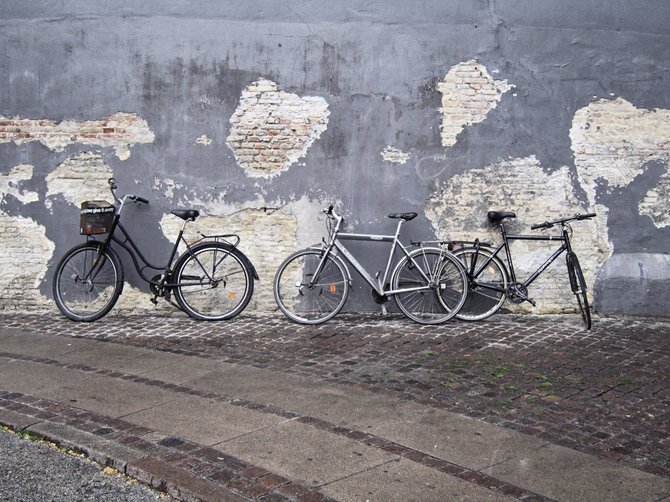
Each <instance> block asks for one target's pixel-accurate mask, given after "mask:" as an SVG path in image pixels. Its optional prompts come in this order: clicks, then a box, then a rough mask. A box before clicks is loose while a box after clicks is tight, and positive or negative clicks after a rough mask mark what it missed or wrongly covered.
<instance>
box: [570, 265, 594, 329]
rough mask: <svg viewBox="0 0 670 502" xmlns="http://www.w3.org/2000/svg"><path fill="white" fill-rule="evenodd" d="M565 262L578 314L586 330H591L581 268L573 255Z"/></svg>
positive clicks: (589, 313) (589, 309)
mask: <svg viewBox="0 0 670 502" xmlns="http://www.w3.org/2000/svg"><path fill="white" fill-rule="evenodd" d="M567 262H568V276H569V278H570V286H571V287H572V292H573V293H574V295H575V297H576V298H577V306H578V308H579V313H580V315H581V316H582V321H583V322H584V325H585V326H586V329H591V308H590V306H589V299H588V297H587V289H586V279H584V273H583V272H582V267H581V265H580V264H579V260H578V259H577V255H575V254H574V253H571V254H569V255H568V257H567Z"/></svg>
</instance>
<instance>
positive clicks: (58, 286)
mask: <svg viewBox="0 0 670 502" xmlns="http://www.w3.org/2000/svg"><path fill="white" fill-rule="evenodd" d="M122 282H123V277H122V271H121V269H120V265H119V264H118V263H117V261H116V260H115V259H114V258H113V257H112V256H111V255H110V254H109V252H108V251H104V252H103V253H102V254H99V253H98V246H93V245H82V246H79V247H78V248H75V249H73V250H71V251H70V252H68V254H67V255H65V256H64V257H63V259H62V260H61V262H60V263H59V265H58V267H57V269H56V275H55V276H54V285H53V293H54V301H55V302H56V305H57V306H58V309H59V310H60V311H61V312H62V313H63V314H64V315H65V316H66V317H68V318H69V319H72V320H74V321H95V320H97V319H100V318H101V317H103V316H104V315H105V314H107V313H108V312H109V311H110V310H111V308H112V307H113V306H114V304H115V303H116V301H117V299H118V297H119V295H120V294H121V288H122Z"/></svg>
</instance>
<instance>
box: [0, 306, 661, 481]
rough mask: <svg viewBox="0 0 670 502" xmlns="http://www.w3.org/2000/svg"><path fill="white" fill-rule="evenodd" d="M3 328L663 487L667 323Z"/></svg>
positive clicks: (279, 321) (544, 320)
mask: <svg viewBox="0 0 670 502" xmlns="http://www.w3.org/2000/svg"><path fill="white" fill-rule="evenodd" d="M0 321H2V322H3V324H4V326H5V327H17V328H22V329H26V330H30V331H36V332H40V333H44V334H53V335H59V336H60V335H67V336H75V337H87V338H95V339H102V340H108V341H111V342H116V343H126V344H133V345H137V346H141V347H147V348H152V349H158V350H166V351H172V352H177V353H185V354H196V355H199V356H204V357H211V358H214V359H217V360H221V361H225V362H229V363H238V364H243V365H251V366H255V367H262V368H268V369H272V370H274V371H280V372H285V373H293V374H300V375H303V376H307V377H311V378H316V379H321V380H325V381H329V382H336V383H339V384H345V385H351V386H356V387H358V388H364V389H367V390H369V391H372V392H378V393H383V394H386V395H392V396H395V397H399V398H402V399H407V400H411V401H416V402H419V403H422V404H426V405H430V406H434V407H437V408H442V409H445V410H449V411H454V412H458V413H462V414H464V415H467V416H470V417H474V418H479V419H481V420H484V421H487V422H490V423H494V424H497V425H500V426H503V427H506V428H509V429H514V430H517V431H520V432H523V433H525V434H529V435H533V436H537V437H539V438H542V439H544V440H547V441H550V442H552V443H554V444H558V445H562V446H567V447H570V448H573V449H576V450H579V451H582V452H585V453H589V454H595V455H599V456H601V457H603V458H607V459H609V460H612V461H615V462H622V463H624V464H627V465H629V466H632V467H635V468H638V469H641V470H644V471H647V472H651V473H654V474H659V475H662V476H665V477H670V439H669V438H670V389H669V386H668V383H669V381H670V379H669V378H668V377H669V373H670V371H669V369H668V368H669V363H670V361H669V355H670V321H669V320H653V319H639V318H600V319H596V320H595V321H594V327H593V329H592V330H591V331H590V332H589V331H585V330H584V329H583V328H582V326H581V321H580V320H579V319H577V318H575V317H571V316H542V317H533V316H510V315H499V316H496V317H494V318H493V319H491V320H488V321H484V322H479V323H464V322H449V323H447V324H444V325H440V326H422V325H418V324H415V323H412V322H411V321H409V320H406V319H404V318H402V317H398V316H395V315H390V316H385V317H380V316H378V315H340V316H338V317H337V318H336V319H335V320H334V321H331V322H329V323H326V324H324V325H320V326H316V327H313V326H301V325H297V324H293V323H291V322H290V321H288V320H286V319H285V318H283V317H282V316H280V315H276V314H263V315H261V314H256V315H252V314H244V315H242V316H240V317H238V318H236V319H234V320H232V321H228V322H220V323H207V322H197V321H193V320H191V319H189V318H187V317H185V316H181V315H178V314H177V315H174V316H170V317H160V318H158V317H147V316H135V315H122V314H112V315H109V316H107V317H106V318H104V319H102V320H100V321H98V322H96V323H92V324H82V323H73V322H70V321H67V320H66V319H64V318H61V317H60V316H58V315H56V314H51V313H50V314H31V315H22V314H1V315H0Z"/></svg>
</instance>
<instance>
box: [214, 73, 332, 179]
mask: <svg viewBox="0 0 670 502" xmlns="http://www.w3.org/2000/svg"><path fill="white" fill-rule="evenodd" d="M329 115H330V111H329V110H328V103H327V102H326V100H325V99H323V98H320V97H311V96H308V97H300V96H298V95H296V94H292V93H288V92H284V91H281V90H279V87H278V86H277V84H276V83H274V82H272V81H271V80H267V79H260V80H258V81H256V82H254V83H252V84H251V85H249V86H248V87H247V88H246V89H245V90H244V91H243V92H242V95H241V97H240V104H239V106H238V107H237V110H236V111H235V113H234V114H233V116H232V117H231V119H230V123H231V125H232V127H231V131H230V134H229V136H228V138H227V140H226V142H227V144H228V146H229V147H230V148H231V149H232V150H233V153H234V154H235V159H236V160H237V163H238V164H239V165H240V166H241V167H242V168H244V169H245V170H246V172H247V175H248V176H250V177H252V178H271V177H273V176H277V175H279V174H280V173H281V172H283V171H285V170H287V169H288V168H289V166H291V165H292V164H293V163H295V162H296V161H297V160H298V159H300V158H301V157H303V156H304V155H306V153H307V150H308V149H309V147H310V146H311V145H312V144H313V143H314V141H316V140H317V139H318V138H319V137H320V136H321V134H322V133H323V132H324V131H325V130H326V127H327V126H328V116H329Z"/></svg>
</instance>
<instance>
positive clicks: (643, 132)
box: [570, 98, 670, 227]
mask: <svg viewBox="0 0 670 502" xmlns="http://www.w3.org/2000/svg"><path fill="white" fill-rule="evenodd" d="M570 139H571V141H572V150H573V152H574V154H575V166H576V167H577V174H578V177H579V181H580V183H581V185H582V187H583V188H584V190H585V191H586V194H587V196H588V197H589V201H590V202H591V204H595V203H596V201H597V187H598V185H599V183H601V182H603V181H604V182H607V184H608V185H609V187H617V188H622V187H626V186H628V185H629V184H630V183H631V182H632V181H633V180H634V179H635V178H636V177H637V176H639V175H641V174H642V173H643V170H644V164H645V163H647V162H650V161H660V162H664V163H666V164H667V163H668V162H669V161H670V110H664V109H656V110H645V109H639V108H636V107H635V106H633V105H632V104H631V103H629V102H628V101H626V100H625V99H623V98H617V99H613V100H608V99H601V100H598V101H594V102H593V103H590V104H589V105H588V106H586V107H584V108H582V109H580V110H577V112H576V113H575V116H574V118H573V121H572V127H571V129H570ZM669 192H670V175H668V173H667V172H666V174H664V175H663V177H662V179H661V181H660V182H659V184H658V185H657V186H656V187H654V188H652V189H651V190H650V191H649V192H648V193H647V195H646V196H645V198H644V199H643V200H642V201H641V202H640V204H639V207H638V209H639V211H640V214H646V215H648V216H649V217H650V218H651V219H652V221H653V222H654V224H655V225H656V226H657V227H662V226H668V225H670V209H668V204H667V197H666V196H667V194H668V193H669Z"/></svg>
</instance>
